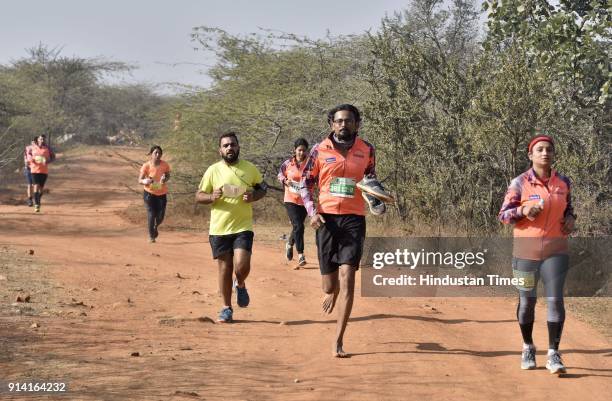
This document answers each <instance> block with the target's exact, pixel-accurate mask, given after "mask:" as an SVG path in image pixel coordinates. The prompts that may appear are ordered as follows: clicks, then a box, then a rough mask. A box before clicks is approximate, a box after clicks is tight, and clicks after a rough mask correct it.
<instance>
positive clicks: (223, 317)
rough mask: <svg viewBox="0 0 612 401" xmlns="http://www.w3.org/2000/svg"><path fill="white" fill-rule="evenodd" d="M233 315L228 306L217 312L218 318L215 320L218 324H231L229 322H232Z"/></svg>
mask: <svg viewBox="0 0 612 401" xmlns="http://www.w3.org/2000/svg"><path fill="white" fill-rule="evenodd" d="M233 315H234V310H233V309H232V307H231V306H229V307H227V308H223V309H222V310H221V312H219V318H218V319H217V322H219V323H231V322H233V321H234V319H233Z"/></svg>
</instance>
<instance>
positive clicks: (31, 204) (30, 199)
mask: <svg viewBox="0 0 612 401" xmlns="http://www.w3.org/2000/svg"><path fill="white" fill-rule="evenodd" d="M28 206H30V207H32V206H34V202H32V198H28Z"/></svg>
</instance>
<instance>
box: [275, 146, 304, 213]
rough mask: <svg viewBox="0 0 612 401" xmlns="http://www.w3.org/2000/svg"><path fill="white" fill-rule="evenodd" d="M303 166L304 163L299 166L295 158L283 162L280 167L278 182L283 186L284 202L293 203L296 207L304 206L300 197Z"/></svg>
mask: <svg viewBox="0 0 612 401" xmlns="http://www.w3.org/2000/svg"><path fill="white" fill-rule="evenodd" d="M305 165H306V161H303V162H302V163H301V164H299V163H298V162H297V161H296V160H295V157H292V158H291V159H288V160H285V162H284V163H283V164H282V165H281V168H280V171H279V173H278V180H279V181H280V182H282V183H283V185H284V186H285V198H284V199H283V200H284V202H290V203H295V204H296V205H303V204H304V202H303V201H302V196H301V195H300V181H301V180H302V173H303V172H304V166H305Z"/></svg>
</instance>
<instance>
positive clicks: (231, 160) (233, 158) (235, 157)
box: [221, 150, 240, 164]
mask: <svg viewBox="0 0 612 401" xmlns="http://www.w3.org/2000/svg"><path fill="white" fill-rule="evenodd" d="M239 155H240V150H237V151H236V152H235V153H234V154H233V155H231V156H230V155H223V156H221V157H222V158H223V160H225V162H226V163H229V164H232V163H234V162H236V160H238V156H239Z"/></svg>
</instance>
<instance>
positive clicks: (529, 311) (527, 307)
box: [512, 255, 569, 324]
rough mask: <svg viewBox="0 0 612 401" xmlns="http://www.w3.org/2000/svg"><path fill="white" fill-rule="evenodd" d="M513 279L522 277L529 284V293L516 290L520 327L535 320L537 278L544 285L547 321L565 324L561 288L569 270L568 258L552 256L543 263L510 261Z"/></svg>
mask: <svg viewBox="0 0 612 401" xmlns="http://www.w3.org/2000/svg"><path fill="white" fill-rule="evenodd" d="M512 268H513V270H515V276H516V275H517V273H518V275H522V276H523V277H527V278H529V279H531V280H532V282H533V286H532V289H531V290H526V289H520V290H519V305H518V309H517V312H516V314H517V317H518V321H519V323H520V324H525V323H532V322H533V321H534V320H535V306H536V302H537V300H538V298H537V286H538V281H539V279H540V277H542V282H543V283H544V290H545V292H546V300H547V305H548V308H547V319H546V320H547V321H549V322H563V321H565V306H564V304H563V286H564V285H565V277H566V276H567V271H568V269H569V256H568V255H553V256H550V257H548V258H546V259H544V260H528V259H518V258H513V259H512Z"/></svg>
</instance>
